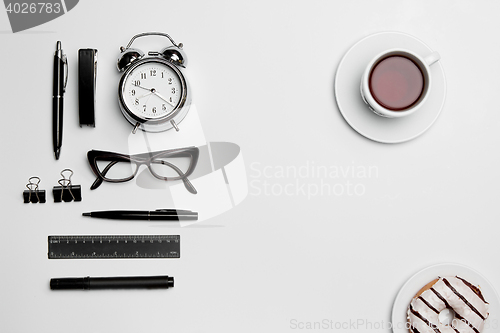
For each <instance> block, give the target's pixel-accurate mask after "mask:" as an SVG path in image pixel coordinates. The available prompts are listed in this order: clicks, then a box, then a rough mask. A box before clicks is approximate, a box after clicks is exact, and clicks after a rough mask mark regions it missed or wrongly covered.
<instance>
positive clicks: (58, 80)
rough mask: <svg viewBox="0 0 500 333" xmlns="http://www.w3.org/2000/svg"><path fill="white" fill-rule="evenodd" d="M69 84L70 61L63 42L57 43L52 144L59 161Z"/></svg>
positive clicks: (53, 91)
mask: <svg viewBox="0 0 500 333" xmlns="http://www.w3.org/2000/svg"><path fill="white" fill-rule="evenodd" d="M67 82H68V61H67V59H66V55H65V54H63V51H62V49H61V42H60V41H58V42H57V46H56V52H55V53H54V86H53V90H52V144H53V146H54V155H55V157H56V160H58V159H59V155H60V154H61V146H62V132H63V105H64V97H63V96H64V92H65V91H66V83H67Z"/></svg>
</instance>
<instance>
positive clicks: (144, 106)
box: [142, 104, 146, 112]
mask: <svg viewBox="0 0 500 333" xmlns="http://www.w3.org/2000/svg"><path fill="white" fill-rule="evenodd" d="M142 107H143V108H144V112H146V104H144V105H143V106H142Z"/></svg>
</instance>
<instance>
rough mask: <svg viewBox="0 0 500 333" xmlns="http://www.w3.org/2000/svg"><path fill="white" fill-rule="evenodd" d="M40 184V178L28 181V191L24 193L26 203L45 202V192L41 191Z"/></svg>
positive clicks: (32, 178)
mask: <svg viewBox="0 0 500 333" xmlns="http://www.w3.org/2000/svg"><path fill="white" fill-rule="evenodd" d="M38 184H40V178H38V177H31V178H30V179H28V184H26V188H27V189H28V190H24V191H23V198H24V203H30V202H31V203H38V202H39V203H44V202H45V190H39V189H38Z"/></svg>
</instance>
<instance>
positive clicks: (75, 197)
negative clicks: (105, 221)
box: [52, 169, 82, 202]
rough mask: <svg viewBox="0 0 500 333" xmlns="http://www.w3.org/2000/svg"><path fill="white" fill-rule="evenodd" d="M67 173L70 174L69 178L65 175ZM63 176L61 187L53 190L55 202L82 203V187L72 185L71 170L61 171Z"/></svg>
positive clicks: (60, 182) (60, 181)
mask: <svg viewBox="0 0 500 333" xmlns="http://www.w3.org/2000/svg"><path fill="white" fill-rule="evenodd" d="M65 172H67V173H69V175H68V177H67V178H66V175H65V174H64V173H65ZM61 176H62V178H61V179H59V181H58V183H59V185H60V186H54V187H53V188H52V195H53V196H54V202H62V201H64V202H71V201H82V188H81V186H80V185H73V184H71V176H73V171H72V170H71V169H64V170H63V171H61Z"/></svg>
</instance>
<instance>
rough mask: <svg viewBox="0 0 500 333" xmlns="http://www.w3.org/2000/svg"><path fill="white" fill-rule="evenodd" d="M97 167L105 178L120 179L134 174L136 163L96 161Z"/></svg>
mask: <svg viewBox="0 0 500 333" xmlns="http://www.w3.org/2000/svg"><path fill="white" fill-rule="evenodd" d="M96 164H97V169H98V170H99V172H100V173H101V175H103V176H104V177H105V178H107V179H111V180H122V179H127V178H130V177H132V176H133V175H134V172H135V169H136V165H135V164H133V163H130V162H123V161H120V162H116V161H113V162H111V161H97V163H96Z"/></svg>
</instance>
